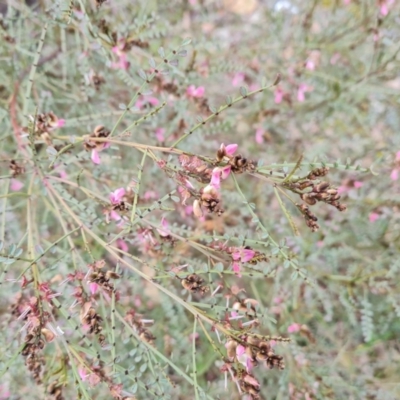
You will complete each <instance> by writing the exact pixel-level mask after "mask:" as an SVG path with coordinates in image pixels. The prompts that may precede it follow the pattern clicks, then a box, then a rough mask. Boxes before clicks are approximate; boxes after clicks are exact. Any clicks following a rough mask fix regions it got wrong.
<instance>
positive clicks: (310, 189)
mask: <svg viewBox="0 0 400 400" xmlns="http://www.w3.org/2000/svg"><path fill="white" fill-rule="evenodd" d="M328 171H329V168H327V167H322V168H315V169H313V170H312V171H311V172H310V173H309V174H308V175H307V176H306V177H305V178H299V179H296V180H294V181H289V182H288V183H285V184H284V187H286V188H288V189H289V190H291V191H292V192H294V193H297V194H298V195H299V196H300V198H301V199H302V200H303V201H304V202H305V203H306V204H304V203H303V204H296V206H297V208H298V209H299V210H300V212H301V213H302V214H303V216H304V218H305V221H306V225H307V226H308V227H309V228H310V229H311V230H312V231H313V232H316V231H317V230H318V229H319V226H318V224H317V221H318V218H317V217H316V216H315V215H314V214H313V213H312V212H311V211H310V209H309V207H308V206H312V205H314V204H316V203H317V202H324V203H327V204H329V205H331V206H333V207H335V208H336V209H338V210H339V211H345V210H346V209H347V207H346V205H344V204H342V203H340V202H339V200H340V194H339V189H337V188H335V187H333V186H331V184H330V183H329V182H326V181H321V180H320V179H319V178H321V177H323V176H325V175H327V174H328Z"/></svg>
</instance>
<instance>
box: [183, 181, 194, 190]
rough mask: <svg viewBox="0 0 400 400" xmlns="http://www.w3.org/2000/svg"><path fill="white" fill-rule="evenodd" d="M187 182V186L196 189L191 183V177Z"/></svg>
mask: <svg viewBox="0 0 400 400" xmlns="http://www.w3.org/2000/svg"><path fill="white" fill-rule="evenodd" d="M185 182H186V187H188V188H190V189H194V186H193V185H192V184H191V183H190V181H189V179H186V180H185Z"/></svg>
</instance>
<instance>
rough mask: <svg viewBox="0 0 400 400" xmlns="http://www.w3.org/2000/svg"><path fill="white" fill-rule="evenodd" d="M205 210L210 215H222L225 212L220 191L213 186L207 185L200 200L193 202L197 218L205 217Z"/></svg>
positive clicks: (202, 190)
mask: <svg viewBox="0 0 400 400" xmlns="http://www.w3.org/2000/svg"><path fill="white" fill-rule="evenodd" d="M203 209H205V210H207V211H208V212H209V213H214V214H217V215H218V216H220V215H222V214H223V212H224V210H223V208H222V207H221V200H220V194H219V192H218V190H217V189H216V188H215V187H214V186H212V185H207V186H206V187H204V188H201V189H200V198H199V199H196V200H195V201H194V202H193V213H194V215H195V216H196V217H198V218H200V217H202V216H203Z"/></svg>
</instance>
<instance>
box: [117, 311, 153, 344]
mask: <svg viewBox="0 0 400 400" xmlns="http://www.w3.org/2000/svg"><path fill="white" fill-rule="evenodd" d="M125 320H126V321H127V322H128V323H129V324H130V325H131V326H132V327H134V328H135V330H136V331H137V332H138V333H139V337H140V338H141V339H142V340H143V341H144V342H146V343H148V344H150V345H154V340H155V339H156V338H155V336H153V334H152V333H151V332H150V330H149V329H148V328H146V325H148V324H153V322H154V321H153V320H149V319H143V318H142V316H141V315H139V314H137V313H136V311H135V310H130V311H128V312H127V313H126V316H125Z"/></svg>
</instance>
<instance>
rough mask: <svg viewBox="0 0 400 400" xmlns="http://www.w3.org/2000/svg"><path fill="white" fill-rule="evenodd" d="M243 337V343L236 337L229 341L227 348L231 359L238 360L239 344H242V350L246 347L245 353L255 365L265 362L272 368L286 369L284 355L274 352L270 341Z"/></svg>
mask: <svg viewBox="0 0 400 400" xmlns="http://www.w3.org/2000/svg"><path fill="white" fill-rule="evenodd" d="M242 339H243V341H242V342H241V343H239V342H237V341H236V340H234V339H231V340H229V341H228V342H227V344H226V348H227V353H228V357H229V359H230V361H238V351H237V350H238V346H242V347H241V350H242V351H243V348H244V354H245V356H246V357H247V358H248V361H249V362H250V364H251V365H252V366H253V367H255V366H257V365H258V364H259V363H263V362H265V363H266V365H267V367H269V368H271V369H272V368H274V367H277V368H278V369H280V370H283V369H285V363H284V362H283V357H282V356H278V355H277V354H275V353H274V351H273V349H272V347H271V345H270V343H269V342H268V341H266V340H263V339H260V338H258V337H254V336H247V337H243V338H242Z"/></svg>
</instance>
